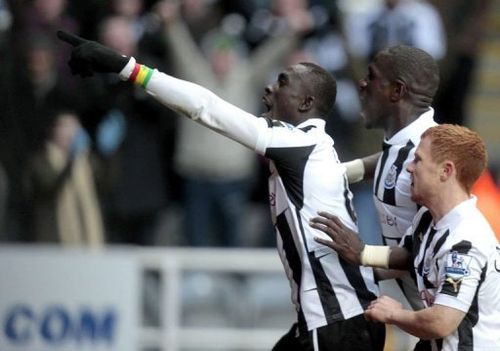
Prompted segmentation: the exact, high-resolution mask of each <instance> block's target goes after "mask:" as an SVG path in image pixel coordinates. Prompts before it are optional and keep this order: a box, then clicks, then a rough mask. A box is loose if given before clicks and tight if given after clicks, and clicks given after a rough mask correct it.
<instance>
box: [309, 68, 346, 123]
mask: <svg viewBox="0 0 500 351" xmlns="http://www.w3.org/2000/svg"><path fill="white" fill-rule="evenodd" d="M300 64H301V65H303V66H304V67H307V68H308V69H309V72H308V74H309V75H312V79H311V80H310V81H309V84H310V88H311V92H314V94H313V95H314V96H315V98H316V109H317V110H318V112H319V113H320V114H321V115H322V117H326V116H327V115H328V114H329V113H330V111H331V110H332V109H333V105H335V99H336V98H337V82H336V81H335V78H334V77H333V76H332V75H331V74H330V73H329V72H328V71H327V70H325V69H324V68H322V67H320V66H318V65H317V64H314V63H312V62H301V63H300Z"/></svg>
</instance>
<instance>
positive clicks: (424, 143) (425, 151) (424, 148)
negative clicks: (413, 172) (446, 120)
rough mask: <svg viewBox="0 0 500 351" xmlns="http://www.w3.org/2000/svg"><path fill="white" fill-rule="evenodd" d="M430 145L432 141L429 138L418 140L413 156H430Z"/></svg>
mask: <svg viewBox="0 0 500 351" xmlns="http://www.w3.org/2000/svg"><path fill="white" fill-rule="evenodd" d="M431 143H432V139H431V137H429V136H425V137H423V138H422V139H421V140H420V143H419V144H418V147H417V149H416V150H415V154H417V155H419V156H421V157H422V156H427V157H430V156H431Z"/></svg>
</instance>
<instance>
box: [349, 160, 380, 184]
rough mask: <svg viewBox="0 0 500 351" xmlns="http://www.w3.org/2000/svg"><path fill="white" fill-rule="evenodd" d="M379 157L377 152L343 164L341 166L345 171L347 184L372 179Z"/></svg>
mask: <svg viewBox="0 0 500 351" xmlns="http://www.w3.org/2000/svg"><path fill="white" fill-rule="evenodd" d="M380 155H381V152H377V153H376V154H373V155H370V156H366V157H363V158H357V159H355V160H352V161H348V162H344V163H343V165H344V166H345V168H346V169H347V179H348V180H349V183H351V184H352V183H357V182H360V181H362V180H369V179H373V177H374V175H375V168H376V167H377V162H378V159H379V157H380Z"/></svg>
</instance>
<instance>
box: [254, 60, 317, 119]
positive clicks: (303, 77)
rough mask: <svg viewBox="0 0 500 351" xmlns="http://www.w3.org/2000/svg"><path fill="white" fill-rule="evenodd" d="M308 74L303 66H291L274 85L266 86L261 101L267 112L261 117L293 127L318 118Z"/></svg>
mask: <svg viewBox="0 0 500 351" xmlns="http://www.w3.org/2000/svg"><path fill="white" fill-rule="evenodd" d="M309 72H310V70H309V68H308V67H305V66H304V65H301V64H296V65H292V66H290V67H288V68H286V69H285V70H284V71H283V72H281V73H280V74H279V75H278V79H277V80H276V82H275V83H273V84H270V85H268V86H266V88H265V89H264V91H265V94H264V96H263V97H262V100H263V102H264V104H265V105H266V107H267V109H268V111H267V112H266V113H264V114H263V116H264V117H269V118H272V119H277V120H281V121H283V122H286V123H290V124H292V125H294V126H297V125H299V124H301V123H302V122H304V121H306V120H308V119H310V118H317V117H318V116H320V113H319V112H318V110H317V109H316V104H315V103H316V98H315V96H314V95H313V94H312V89H311V86H310V84H309V81H310V79H311V78H310V77H309Z"/></svg>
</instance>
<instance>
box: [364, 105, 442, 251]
mask: <svg viewBox="0 0 500 351" xmlns="http://www.w3.org/2000/svg"><path fill="white" fill-rule="evenodd" d="M433 115H434V110H433V109H432V108H431V109H430V110H429V111H427V112H425V113H424V114H422V115H421V116H420V117H419V118H417V119H416V120H415V121H413V122H412V123H411V124H409V125H408V126H406V127H405V128H403V129H401V130H400V131H399V132H397V133H396V134H395V135H393V136H392V137H391V138H390V139H388V140H387V139H385V140H384V143H383V152H382V155H381V157H380V158H379V160H378V163H377V168H376V170H375V178H374V183H373V196H374V202H375V207H376V208H377V212H378V215H379V221H380V225H381V228H382V237H383V239H384V243H385V244H386V245H397V244H398V243H399V240H400V239H401V237H402V236H403V235H404V233H405V232H406V229H408V227H409V226H410V225H411V222H412V219H413V217H414V216H415V214H416V213H417V210H418V207H417V205H416V204H415V203H414V202H413V201H412V200H411V198H410V196H411V189H410V188H411V179H410V173H408V171H407V170H406V166H407V165H408V163H410V162H411V161H412V160H413V158H414V154H415V150H416V148H417V146H418V144H419V143H420V136H421V135H422V133H423V132H424V131H425V130H427V129H428V128H430V127H433V126H435V125H436V122H434V119H433Z"/></svg>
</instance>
